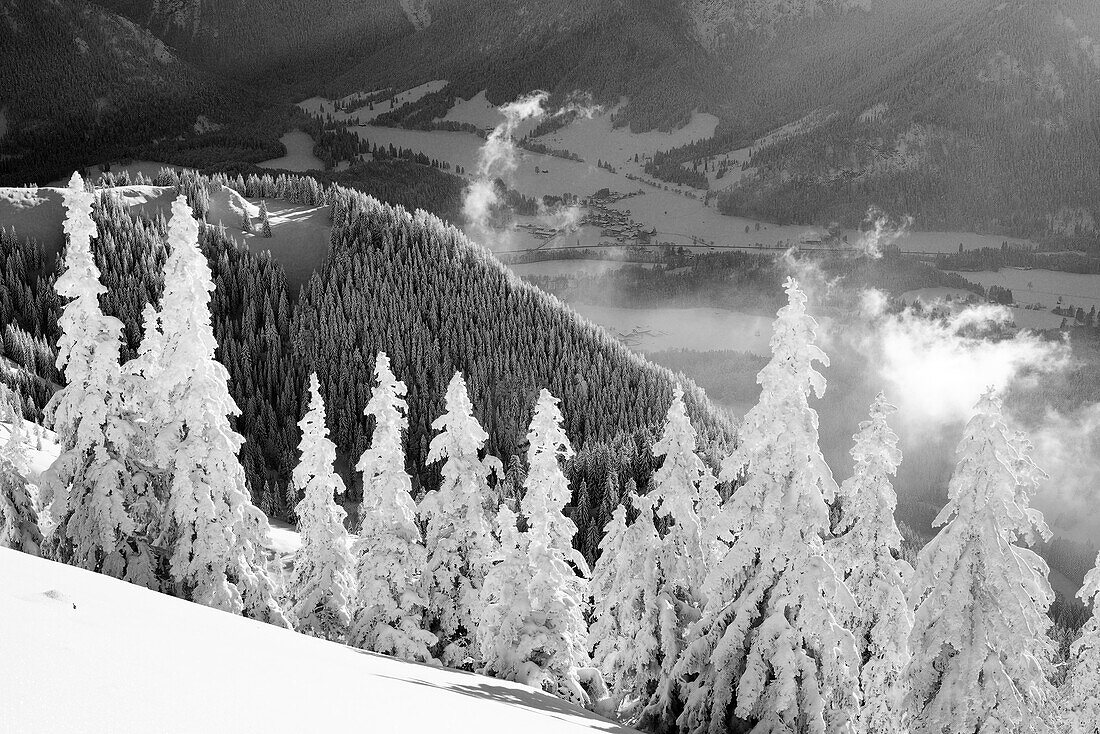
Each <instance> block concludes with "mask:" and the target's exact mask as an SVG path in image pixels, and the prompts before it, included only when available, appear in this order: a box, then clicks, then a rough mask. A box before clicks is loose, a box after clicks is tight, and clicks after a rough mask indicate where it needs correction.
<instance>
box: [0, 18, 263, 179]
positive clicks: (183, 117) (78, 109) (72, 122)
mask: <svg viewBox="0 0 1100 734" xmlns="http://www.w3.org/2000/svg"><path fill="white" fill-rule="evenodd" d="M0 49H3V52H2V54H0V182H5V181H6V182H16V183H19V182H24V181H38V182H40V183H45V181H43V180H41V175H42V172H44V171H53V170H54V169H55V168H56V166H57V165H59V164H60V162H66V163H68V162H69V161H72V160H81V161H84V162H89V161H95V160H97V159H98V158H108V157H109V156H110V155H112V154H115V153H116V152H117V151H119V150H123V149H126V148H128V147H131V146H134V145H139V144H143V143H146V142H148V141H151V140H155V139H158V138H166V137H173V136H177V135H181V134H188V133H191V134H193V133H195V132H196V131H197V130H198V131H202V130H204V129H206V128H207V127H208V126H210V125H212V124H215V123H214V121H215V120H222V121H224V120H226V119H227V118H229V117H231V116H233V115H234V114H237V113H236V110H237V109H238V108H239V106H240V104H241V103H242V102H245V101H251V100H246V97H247V95H245V94H244V93H243V92H242V91H241V90H240V89H239V88H237V87H235V86H233V85H231V84H227V83H226V82H225V81H224V80H222V79H220V78H218V77H216V76H215V75H213V74H210V73H208V72H205V71H203V70H201V69H199V68H198V67H196V66H194V65H192V64H190V63H188V62H186V61H184V60H181V59H180V58H179V57H178V56H177V55H176V54H175V52H174V51H173V50H172V49H171V48H170V47H168V46H167V45H166V44H165V43H164V41H163V40H161V39H160V38H158V37H157V36H155V35H154V34H152V33H151V32H149V31H148V30H147V29H144V28H142V27H140V26H138V25H137V24H135V23H133V22H131V21H129V20H127V19H125V18H123V17H121V16H118V15H116V14H114V13H111V12H109V11H106V10H104V9H102V8H100V7H99V6H97V5H95V4H93V3H88V2H78V1H77V0H43V1H42V2H25V0H0Z"/></svg>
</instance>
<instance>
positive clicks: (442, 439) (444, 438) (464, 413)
mask: <svg viewBox="0 0 1100 734" xmlns="http://www.w3.org/2000/svg"><path fill="white" fill-rule="evenodd" d="M443 402H444V406H445V412H444V413H443V415H441V416H439V417H438V418H436V419H435V420H434V421H432V428H433V429H434V430H436V431H442V433H440V434H439V435H438V436H436V437H435V438H433V439H432V442H431V447H430V450H429V453H428V463H434V462H437V461H442V460H444V459H446V458H448V457H449V456H450V455H451V453H452V451H462V452H464V453H471V452H472V453H473V454H474V456H475V458H476V454H477V452H478V450H480V449H481V447H483V446H484V445H485V442H486V441H488V440H489V434H488V433H487V432H486V431H485V429H484V428H482V426H481V424H480V423H479V422H478V421H477V419H476V418H475V417H474V406H473V403H471V402H470V396H469V393H468V391H467V389H466V380H464V379H463V377H462V373H461V372H455V374H454V377H452V378H451V381H450V383H449V384H448V385H447V394H446V396H445V397H444V400H443Z"/></svg>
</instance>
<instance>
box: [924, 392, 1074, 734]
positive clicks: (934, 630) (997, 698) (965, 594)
mask: <svg viewBox="0 0 1100 734" xmlns="http://www.w3.org/2000/svg"><path fill="white" fill-rule="evenodd" d="M1029 449H1030V446H1029V445H1028V444H1027V442H1026V441H1024V440H1022V439H1021V438H1019V437H1018V436H1015V437H1010V436H1009V435H1008V431H1007V428H1006V426H1005V423H1004V419H1003V418H1002V415H1001V403H1000V400H998V399H997V398H996V396H994V394H993V393H992V391H990V392H988V393H986V394H985V395H983V396H982V398H981V399H980V400H979V401H978V404H977V406H976V414H975V415H974V417H973V418H971V419H970V422H969V423H968V424H967V426H966V429H965V431H964V434H963V438H962V441H961V442H960V443H959V447H958V450H957V452H956V455H957V456H958V463H957V464H956V466H955V473H954V475H953V476H952V477H951V482H950V483H949V484H948V487H947V497H948V500H947V505H946V506H945V507H944V508H943V510H942V511H941V512H940V514H939V516H938V517H937V518H936V521H935V523H934V525H935V526H936V527H940V528H941V529H940V531H939V533H938V534H937V535H936V537H935V538H933V539H932V540H931V541H930V542H929V543H928V544H927V545H926V546H925V547H924V548H923V549H922V550H921V552H920V554H919V555H918V557H917V567H916V571H915V573H914V577H913V582H912V584H911V586H910V600H909V601H910V606H912V607H915V608H916V613H915V615H914V622H913V632H912V635H911V637H910V648H911V651H912V660H911V662H910V666H909V675H908V677H909V683H910V686H911V691H910V703H911V711H912V716H913V718H912V720H911V722H910V727H909V730H910V731H911V732H912V733H913V734H945V733H949V734H964V733H965V734H973V732H1004V733H1006V734H1008V733H1015V732H1021V733H1022V732H1033V731H1044V730H1045V726H1046V725H1047V724H1048V723H1049V722H1050V713H1051V710H1050V706H1051V702H1052V694H1053V692H1052V690H1051V685H1050V683H1049V682H1048V679H1047V676H1048V674H1049V672H1050V665H1051V656H1052V648H1053V643H1052V642H1051V639H1050V638H1049V637H1048V636H1047V630H1048V629H1049V627H1050V624H1051V622H1050V618H1049V617H1048V616H1047V609H1048V608H1049V607H1050V604H1051V602H1052V601H1053V600H1054V593H1053V591H1052V590H1051V588H1050V584H1049V583H1048V581H1047V573H1048V568H1047V564H1046V563H1045V562H1044V561H1043V560H1042V559H1041V558H1039V556H1038V555H1036V554H1035V553H1033V552H1032V551H1030V550H1028V549H1026V548H1022V547H1020V546H1018V545H1016V542H1017V541H1019V540H1022V541H1024V542H1026V543H1033V542H1035V540H1036V538H1037V537H1039V536H1041V537H1043V538H1049V536H1050V531H1049V530H1048V529H1047V526H1046V522H1045V521H1044V520H1043V516H1042V513H1040V512H1038V511H1037V510H1034V509H1032V508H1031V507H1030V506H1029V505H1030V501H1031V494H1032V492H1033V491H1034V489H1035V485H1036V482H1037V479H1038V478H1039V477H1040V476H1041V473H1040V472H1039V471H1038V469H1037V468H1036V467H1035V464H1034V462H1032V461H1031V459H1030V456H1029V455H1028V454H1029Z"/></svg>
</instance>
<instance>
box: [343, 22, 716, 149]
mask: <svg viewBox="0 0 1100 734" xmlns="http://www.w3.org/2000/svg"><path fill="white" fill-rule="evenodd" d="M431 8H432V10H431V14H432V22H431V23H430V24H429V25H427V26H426V27H424V28H422V29H421V30H418V31H416V32H415V33H412V34H410V35H408V36H406V37H403V38H400V39H396V40H392V41H390V42H389V43H387V44H386V45H384V46H383V47H382V48H380V49H379V50H378V51H376V52H375V53H373V54H372V55H371V56H370V57H368V58H366V59H365V60H363V61H362V62H361V63H359V64H357V65H355V66H353V67H351V68H349V69H348V71H347V72H346V73H345V74H343V75H341V76H340V77H338V78H337V79H335V80H334V81H332V82H331V83H329V84H327V85H326V89H327V90H328V91H329V92H330V93H331V94H333V95H337V94H344V93H347V92H351V91H354V90H356V89H372V88H377V87H383V86H396V87H398V88H402V87H411V86H414V85H416V84H419V83H421V82H424V81H428V80H431V79H447V80H449V81H450V82H451V83H452V90H453V91H454V92H455V93H457V94H458V95H459V96H461V97H463V98H466V99H468V98H470V97H472V96H474V95H475V94H476V93H477V92H479V91H480V90H482V89H486V90H488V98H489V99H490V100H491V101H494V102H498V103H499V102H505V101H509V100H511V99H514V98H515V97H517V96H518V95H521V94H525V93H527V92H530V91H531V90H534V89H544V90H547V91H551V92H555V93H557V94H558V95H559V97H560V96H562V95H565V94H568V93H570V92H573V91H583V92H588V93H590V94H592V95H593V96H594V97H595V99H596V100H597V101H601V102H617V101H618V100H619V97H620V96H626V97H629V99H630V103H629V105H628V106H627V108H626V110H624V111H623V114H622V120H623V122H624V123H629V124H630V125H631V126H632V127H635V128H637V129H644V130H648V129H653V128H656V127H663V128H671V127H674V126H678V125H679V124H682V123H683V122H686V121H687V119H688V118H689V116H690V114H691V110H692V109H695V108H701V107H705V106H707V100H708V90H711V89H713V82H714V81H715V80H714V79H712V78H708V73H712V72H714V71H715V68H714V66H713V64H711V63H709V61H708V53H707V51H706V49H705V48H704V46H703V45H702V43H701V41H700V39H699V37H698V36H697V34H696V32H695V29H694V26H693V21H692V19H691V18H690V17H689V16H688V15H687V14H686V13H685V12H684V8H683V6H682V5H681V3H680V2H679V0H601V2H592V1H591V0H559V1H558V2H539V1H537V0H461V1H457V0H441V1H439V2H436V3H434V4H433V5H431Z"/></svg>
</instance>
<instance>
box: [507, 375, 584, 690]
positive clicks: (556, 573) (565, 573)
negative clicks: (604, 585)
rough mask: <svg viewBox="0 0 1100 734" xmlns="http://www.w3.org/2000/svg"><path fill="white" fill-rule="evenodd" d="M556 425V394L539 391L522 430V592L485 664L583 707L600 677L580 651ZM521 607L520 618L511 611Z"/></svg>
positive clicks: (562, 442)
mask: <svg viewBox="0 0 1100 734" xmlns="http://www.w3.org/2000/svg"><path fill="white" fill-rule="evenodd" d="M561 423H562V416H561V411H560V410H559V409H558V399H557V398H555V397H554V396H553V395H551V394H550V393H549V391H547V390H545V389H544V390H542V391H541V392H540V393H539V397H538V401H537V402H536V404H535V413H534V416H533V417H532V419H531V426H530V429H529V430H528V432H527V440H528V443H529V448H528V451H527V464H528V472H527V480H526V481H525V482H524V488H525V492H524V495H523V499H522V501H521V503H520V506H521V508H522V510H523V514H524V516H525V518H526V520H527V532H526V533H525V534H524V536H525V537H524V539H523V543H522V546H523V547H525V549H526V553H527V565H528V569H527V572H526V573H527V579H528V580H527V583H526V584H525V586H526V592H527V597H526V599H525V600H524V601H522V602H518V603H516V609H515V610H514V611H508V612H506V614H508V615H511V616H510V617H509V619H508V621H507V623H505V624H500V625H498V626H499V627H500V628H501V629H500V635H501V639H500V640H499V641H498V642H497V644H496V646H495V647H494V648H493V650H491V651H490V652H491V656H490V657H489V658H486V659H485V669H486V670H487V671H488V672H489V673H491V674H493V675H496V676H497V677H500V678H506V679H508V680H515V681H519V682H522V683H526V684H527V685H530V686H533V687H535V688H541V689H543V690H545V691H547V692H550V693H553V694H555V695H557V696H559V697H561V698H565V699H567V700H570V701H573V702H575V703H579V704H581V705H584V706H590V705H592V704H593V703H594V701H593V700H592V695H591V694H590V692H589V690H588V689H591V688H593V687H595V689H597V691H598V693H597V695H598V696H600V697H602V695H603V691H600V690H598V689H600V688H602V681H597V680H595V678H596V677H598V672H597V671H595V670H594V669H593V668H591V666H590V660H589V657H588V649H587V648H588V645H587V636H588V635H587V633H588V629H587V626H586V625H585V621H584V601H585V592H586V583H585V578H584V577H585V576H586V575H587V573H588V567H587V564H586V563H585V561H584V558H583V557H582V556H581V554H580V553H579V552H578V551H576V550H575V549H574V548H573V536H574V535H576V532H577V526H576V525H574V524H573V522H572V521H571V520H569V519H568V518H566V517H565V515H564V514H562V510H563V509H564V507H565V505H566V503H567V502H568V501H569V499H570V491H569V483H568V481H567V480H566V478H565V474H564V473H563V472H562V469H561V465H560V461H561V460H562V459H568V458H569V457H571V456H572V455H573V448H572V446H570V444H569V439H568V438H567V437H566V435H565V431H564V430H563V429H562V426H561ZM503 532H504V531H503V530H502V533H503ZM511 552H512V553H515V552H518V550H516V549H515V548H513V549H512V551H511ZM506 553H507V551H506ZM495 585H496V583H495V582H494V586H495ZM491 601H492V600H491ZM523 612H526V618H520V617H518V616H516V615H518V614H519V613H523ZM505 635H508V636H507V637H505ZM586 686H587V688H588V689H586Z"/></svg>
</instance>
